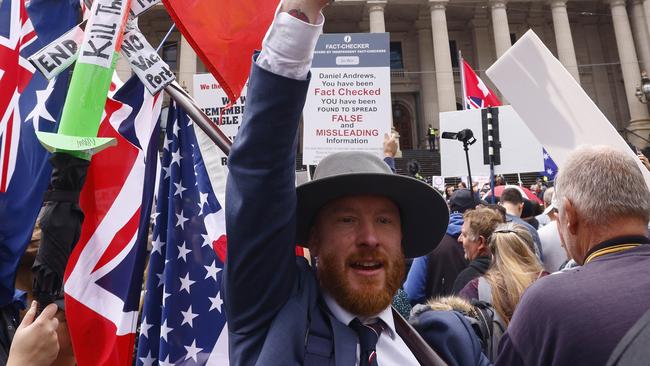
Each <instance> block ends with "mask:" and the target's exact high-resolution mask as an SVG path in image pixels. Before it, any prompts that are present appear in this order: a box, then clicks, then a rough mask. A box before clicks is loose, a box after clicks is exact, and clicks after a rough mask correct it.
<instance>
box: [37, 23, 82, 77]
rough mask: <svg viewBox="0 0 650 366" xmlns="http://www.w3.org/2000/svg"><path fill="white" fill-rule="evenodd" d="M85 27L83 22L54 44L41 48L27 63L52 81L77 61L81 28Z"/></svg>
mask: <svg viewBox="0 0 650 366" xmlns="http://www.w3.org/2000/svg"><path fill="white" fill-rule="evenodd" d="M85 25H86V22H85V21H84V22H82V23H81V24H79V25H77V26H76V27H74V28H72V29H71V30H69V31H68V32H66V33H65V34H63V35H62V36H61V37H59V38H57V39H56V40H55V41H54V42H52V43H50V44H49V45H47V46H45V47H43V48H42V49H41V50H39V51H38V52H36V53H34V54H33V55H32V56H30V57H29V58H28V60H29V62H31V64H32V65H34V67H36V68H37V69H38V70H39V71H40V72H41V73H42V74H43V76H45V78H46V79H48V80H52V79H53V78H54V77H56V76H57V75H58V74H59V73H61V71H63V70H65V69H67V68H68V67H69V66H70V65H72V64H73V63H74V62H75V61H76V60H77V56H78V55H79V47H80V46H81V42H82V41H83V39H84V30H83V27H84V26H85Z"/></svg>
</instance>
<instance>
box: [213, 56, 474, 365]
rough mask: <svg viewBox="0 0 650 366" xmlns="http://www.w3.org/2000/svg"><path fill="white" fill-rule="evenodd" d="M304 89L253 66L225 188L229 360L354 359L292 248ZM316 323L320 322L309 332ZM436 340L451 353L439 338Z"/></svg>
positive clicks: (350, 335)
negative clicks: (244, 111)
mask: <svg viewBox="0 0 650 366" xmlns="http://www.w3.org/2000/svg"><path fill="white" fill-rule="evenodd" d="M308 86H309V80H305V81H298V80H292V79H287V78H284V77H281V76H278V75H274V74H272V73H270V72H268V71H265V70H263V69H261V68H259V67H258V66H257V65H255V64H254V65H253V68H252V72H251V76H250V82H249V88H248V96H247V101H246V102H247V103H246V104H247V105H246V113H245V116H244V121H243V122H242V126H241V128H240V130H239V133H238V135H237V139H236V141H235V143H234V144H233V147H232V150H231V153H230V156H229V159H228V160H229V162H228V164H229V168H230V174H229V177H228V183H227V187H226V195H227V200H226V230H227V233H228V253H227V259H226V265H225V269H224V272H223V273H224V281H223V284H224V285H223V286H224V288H223V294H224V296H223V299H224V305H225V310H226V315H227V318H228V332H229V345H230V364H231V365H233V366H236V365H246V366H248V365H263V366H273V365H282V366H286V365H303V364H308V365H309V366H312V365H315V364H317V363H316V362H313V359H310V360H309V361H307V360H306V359H305V357H306V355H309V356H314V355H316V356H315V357H316V358H318V359H319V360H321V361H322V360H326V362H318V364H326V365H328V364H329V365H334V364H336V365H344V366H348V365H354V364H355V362H356V345H357V336H356V333H355V332H354V331H353V330H352V329H351V328H349V327H348V326H347V325H346V324H343V323H341V322H339V321H338V320H337V319H336V318H334V317H333V316H332V315H331V314H330V312H329V311H328V310H327V307H326V306H325V305H324V302H323V301H322V300H321V294H320V288H319V285H318V281H317V280H316V276H315V274H314V271H313V270H312V268H311V267H310V266H309V265H308V263H307V261H306V260H305V259H304V258H296V255H295V244H296V214H295V212H296V190H295V177H294V176H295V155H296V139H297V130H298V121H299V119H300V114H301V112H302V108H303V105H304V102H305V97H306V93H307V87H308ZM314 324H325V326H324V327H323V328H324V329H323V328H320V330H319V332H313V331H314V329H315V326H314ZM457 326H458V325H455V324H449V327H457ZM463 335H464V337H470V336H471V334H468V333H467V332H464V333H463ZM440 337H441V338H444V334H440ZM464 344H467V345H468V346H469V347H470V348H472V347H471V342H470V341H466V342H464ZM433 346H434V349H436V351H437V352H438V354H439V355H440V356H441V357H443V358H445V359H449V358H454V357H456V355H454V354H453V350H451V349H449V348H448V347H447V346H446V345H445V344H444V343H443V344H441V345H440V347H437V346H436V345H433ZM464 351H465V349H463V348H461V352H464ZM469 352H473V351H472V350H470V351H469ZM479 353H480V351H479ZM472 354H473V353H472ZM379 357H381V356H379Z"/></svg>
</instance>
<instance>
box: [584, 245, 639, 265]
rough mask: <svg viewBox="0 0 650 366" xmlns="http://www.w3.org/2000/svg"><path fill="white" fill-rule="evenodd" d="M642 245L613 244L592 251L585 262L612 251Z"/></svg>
mask: <svg viewBox="0 0 650 366" xmlns="http://www.w3.org/2000/svg"><path fill="white" fill-rule="evenodd" d="M640 245H641V244H619V245H614V246H611V247H607V248H603V249H600V250H597V251H595V252H593V253H591V254H590V255H589V256H588V257H587V259H585V264H587V263H589V262H591V261H592V260H594V259H596V258H598V257H600V256H603V255H606V254H611V253H618V252H622V251H624V250H628V249H632V248H636V247H638V246H640Z"/></svg>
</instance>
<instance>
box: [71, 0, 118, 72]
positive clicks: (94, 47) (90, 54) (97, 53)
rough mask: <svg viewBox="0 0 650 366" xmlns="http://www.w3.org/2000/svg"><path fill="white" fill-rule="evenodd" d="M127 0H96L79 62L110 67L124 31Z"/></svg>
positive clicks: (85, 33)
mask: <svg viewBox="0 0 650 366" xmlns="http://www.w3.org/2000/svg"><path fill="white" fill-rule="evenodd" d="M126 6H127V1H125V0H95V1H94V2H93V7H92V10H91V15H90V20H89V21H88V25H87V26H86V29H85V32H84V40H83V43H82V44H81V51H80V54H79V59H78V62H79V63H82V64H90V65H97V66H101V67H104V68H107V69H109V68H110V67H111V64H112V62H113V56H114V54H115V50H116V49H117V41H118V39H119V38H120V37H121V36H122V32H124V27H125V26H126V18H127V16H128V9H127V8H126Z"/></svg>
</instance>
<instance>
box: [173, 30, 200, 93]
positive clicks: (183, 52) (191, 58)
mask: <svg viewBox="0 0 650 366" xmlns="http://www.w3.org/2000/svg"><path fill="white" fill-rule="evenodd" d="M179 52H180V55H179V60H178V74H177V75H176V76H177V77H178V83H179V84H180V86H182V87H183V88H185V90H187V91H188V92H189V93H190V95H193V94H194V91H193V86H194V74H196V65H197V58H196V52H194V50H193V49H192V46H191V45H190V43H189V42H188V41H187V39H186V38H185V37H183V36H182V35H181V41H180V47H179Z"/></svg>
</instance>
